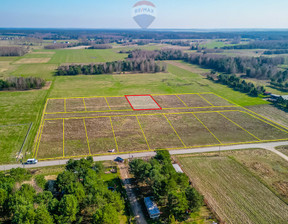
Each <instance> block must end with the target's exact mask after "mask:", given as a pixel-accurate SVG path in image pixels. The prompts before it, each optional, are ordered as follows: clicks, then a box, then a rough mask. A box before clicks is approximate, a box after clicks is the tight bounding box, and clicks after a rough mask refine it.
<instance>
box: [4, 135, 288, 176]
mask: <svg viewBox="0 0 288 224" xmlns="http://www.w3.org/2000/svg"><path fill="white" fill-rule="evenodd" d="M281 145H288V141H284V142H269V143H257V144H242V145H231V146H221V147H220V148H219V146H217V147H205V148H190V149H180V150H172V151H170V154H171V155H179V154H191V153H203V152H217V151H219V149H220V151H227V150H239V149H249V148H250V149H251V148H263V149H267V150H269V151H271V152H274V153H276V154H277V155H279V156H281V157H282V158H283V159H285V160H286V161H288V157H287V156H286V155H284V154H283V153H281V152H279V151H277V150H275V149H274V148H275V147H277V146H281ZM155 155H156V153H155V152H144V153H129V154H121V155H120V156H121V157H122V158H123V159H128V158H131V157H133V158H141V157H146V156H155ZM116 157H117V155H108V156H97V157H93V158H94V161H107V160H114V159H115V158H116ZM67 161H68V159H64V160H53V161H43V162H38V163H37V164H35V165H26V166H23V165H21V164H12V165H2V166H0V171H3V170H10V169H12V168H17V167H24V168H38V167H46V166H57V165H65V164H66V163H67Z"/></svg>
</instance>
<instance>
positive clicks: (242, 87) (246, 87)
mask: <svg viewBox="0 0 288 224" xmlns="http://www.w3.org/2000/svg"><path fill="white" fill-rule="evenodd" d="M207 78H208V79H210V80H213V81H216V82H219V83H221V84H223V85H227V86H229V87H231V88H233V89H234V90H236V91H240V92H242V93H247V94H249V95H250V96H253V97H257V96H258V95H263V94H264V93H265V91H266V90H265V88H264V86H256V85H255V84H254V83H252V82H247V81H246V80H244V79H240V78H239V77H237V76H236V75H234V74H233V75H223V74H220V75H218V76H217V79H214V77H213V75H208V76H207Z"/></svg>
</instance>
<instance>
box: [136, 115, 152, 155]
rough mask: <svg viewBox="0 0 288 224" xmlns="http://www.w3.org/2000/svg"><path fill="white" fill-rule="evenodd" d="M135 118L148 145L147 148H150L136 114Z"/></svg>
mask: <svg viewBox="0 0 288 224" xmlns="http://www.w3.org/2000/svg"><path fill="white" fill-rule="evenodd" d="M136 119H137V121H138V124H139V127H140V129H141V131H142V134H143V136H144V138H145V141H146V144H147V146H148V149H149V150H151V148H150V145H149V143H148V140H147V138H146V135H145V133H144V130H143V128H142V126H141V123H140V121H139V119H138V116H137V115H136Z"/></svg>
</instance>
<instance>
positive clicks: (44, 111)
mask: <svg viewBox="0 0 288 224" xmlns="http://www.w3.org/2000/svg"><path fill="white" fill-rule="evenodd" d="M189 94H195V95H199V94H214V95H215V96H218V97H220V98H222V99H223V100H226V101H227V102H230V103H231V104H232V105H230V106H212V107H185V108H183V109H193V108H215V107H219V108H221V107H222V108H224V107H240V108H242V109H244V110H245V111H240V110H222V111H196V112H179V113H164V114H165V115H169V114H193V115H194V116H195V117H196V118H197V120H198V121H199V122H200V123H201V124H202V125H203V126H204V127H205V128H206V129H207V130H208V131H209V132H210V133H211V134H212V135H213V136H214V138H215V139H216V140H217V141H218V142H219V143H220V144H213V145H203V146H188V147H185V148H201V147H215V146H228V145H237V144H250V143H260V142H277V141H286V140H288V138H287V139H274V140H259V141H248V142H236V143H227V144H225V143H224V144H223V143H221V141H220V140H219V139H218V138H217V137H216V136H215V135H214V134H213V133H212V132H211V131H210V130H209V129H208V127H207V126H206V125H204V123H203V122H202V121H201V120H200V119H199V118H198V117H197V116H196V115H195V114H198V113H199V114H200V113H223V112H233V111H238V112H241V113H246V114H248V115H250V116H251V117H254V118H256V119H258V120H260V121H262V122H264V123H266V124H268V125H271V126H272V127H274V128H277V129H279V130H280V131H283V132H285V133H288V128H287V127H285V126H283V125H280V124H278V123H276V122H274V121H272V120H270V119H268V118H266V117H264V116H262V115H260V114H257V113H256V112H254V111H251V110H249V109H246V108H245V107H243V106H240V105H238V104H235V103H234V102H232V101H230V100H228V99H225V98H224V97H222V96H220V95H218V94H216V93H213V92H203V93H179V94H151V95H152V96H157V95H158V96H160V95H189ZM96 97H97V98H98V97H99V98H105V99H106V97H104V96H93V97H69V98H47V100H46V104H45V107H44V110H43V114H42V121H41V122H40V126H39V130H38V135H37V139H36V145H35V149H34V156H35V158H36V157H37V154H38V150H39V145H40V142H41V137H42V132H43V128H44V123H45V121H46V120H59V119H63V157H55V158H45V159H39V160H50V159H63V158H79V157H83V156H88V155H83V156H81V155H79V156H70V157H65V151H64V146H65V145H64V137H65V136H64V122H65V121H64V120H65V119H67V120H68V119H86V118H99V117H109V118H110V123H111V128H112V131H113V136H114V140H115V144H116V148H117V152H118V154H127V152H119V149H118V144H117V140H116V136H115V132H114V128H113V124H112V119H111V118H112V117H121V116H122V117H125V116H136V117H137V120H138V116H150V115H161V113H157V114H139V115H114V116H113V115H112V116H96V117H85V118H83V117H71V118H52V119H44V115H45V114H55V113H46V108H47V104H48V100H50V99H64V109H65V111H66V99H75V98H76V99H78V98H82V99H83V102H85V101H84V98H96ZM108 97H123V96H108ZM106 103H107V99H106ZM107 105H108V104H107ZM108 106H109V109H110V110H111V108H110V105H108ZM162 109H179V107H178V108H162ZM115 111H116V110H115ZM117 111H119V112H120V111H122V112H126V111H133V110H132V109H130V110H117ZM246 111H248V112H250V113H248V112H246ZM91 112H92V113H93V112H98V111H91ZM99 112H108V111H99ZM57 113H62V114H63V113H76V112H57ZM78 113H79V112H78ZM80 113H81V112H80ZM251 113H252V114H255V115H257V116H258V117H256V116H255V115H252V114H251ZM164 114H163V115H164ZM221 115H222V116H223V114H221ZM259 117H262V118H263V119H264V120H262V119H261V118H259ZM226 119H227V118H226ZM228 120H229V119H228ZM266 120H267V121H269V122H267V121H266ZM138 121H139V120H138ZM139 122H140V121H139ZM270 122H271V123H270ZM232 123H233V122H232ZM235 124H236V123H235ZM274 124H275V125H277V126H280V127H282V128H284V129H285V130H283V129H281V128H279V127H277V126H275V125H274ZM237 126H239V127H241V126H240V125H238V124H237ZM141 128H142V127H141ZM241 128H242V127H241ZM173 129H174V127H173ZM242 129H243V130H244V128H242ZM142 130H143V129H142ZM246 131H247V130H246ZM142 133H144V131H143V132H142ZM177 134H178V133H177ZM255 137H256V136H255ZM145 138H146V136H145ZM257 139H258V138H257ZM146 143H148V141H147V142H146ZM149 148H150V146H149ZM185 148H184V147H182V148H166V149H165V150H167V149H168V150H173V149H185ZM150 150H151V149H150ZM159 150H161V149H159ZM163 150H164V149H163ZM131 152H134V153H137V152H147V150H143V151H131ZM90 155H91V152H90ZM93 155H94V156H97V155H113V154H111V153H104V154H103V153H102V154H93ZM115 155H116V154H115Z"/></svg>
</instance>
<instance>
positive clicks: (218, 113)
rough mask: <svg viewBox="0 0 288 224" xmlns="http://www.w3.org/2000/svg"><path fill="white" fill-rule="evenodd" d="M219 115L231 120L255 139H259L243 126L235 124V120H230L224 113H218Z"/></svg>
mask: <svg viewBox="0 0 288 224" xmlns="http://www.w3.org/2000/svg"><path fill="white" fill-rule="evenodd" d="M218 114H220V115H222V116H223V117H224V118H226V119H227V120H228V121H230V122H232V123H233V124H235V125H236V126H238V127H239V128H241V129H242V130H243V131H246V132H247V133H248V134H249V135H251V136H252V137H254V138H256V139H257V140H259V141H261V139H260V138H258V137H256V136H255V135H253V134H252V133H251V132H249V131H248V130H246V129H245V128H243V127H242V126H240V125H239V124H237V123H236V122H234V121H232V120H231V119H230V118H228V117H226V116H225V115H224V114H221V113H218Z"/></svg>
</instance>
